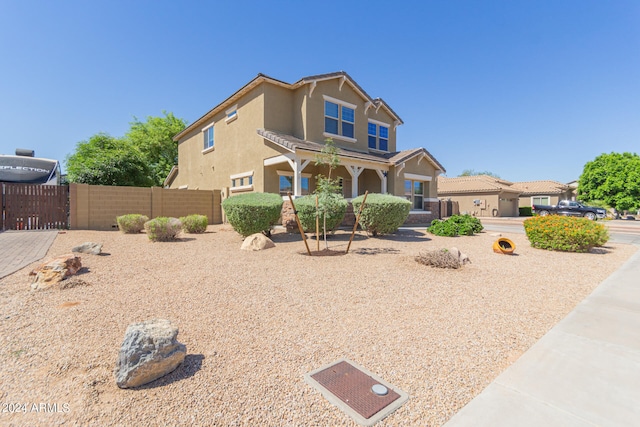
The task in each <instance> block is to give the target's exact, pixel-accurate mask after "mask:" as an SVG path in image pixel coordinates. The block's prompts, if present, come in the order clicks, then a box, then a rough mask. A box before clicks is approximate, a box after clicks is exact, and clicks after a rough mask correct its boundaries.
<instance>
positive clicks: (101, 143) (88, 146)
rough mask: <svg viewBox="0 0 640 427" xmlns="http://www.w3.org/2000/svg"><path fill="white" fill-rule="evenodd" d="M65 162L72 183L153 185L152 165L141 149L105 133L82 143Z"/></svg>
mask: <svg viewBox="0 0 640 427" xmlns="http://www.w3.org/2000/svg"><path fill="white" fill-rule="evenodd" d="M65 163H66V168H67V176H68V180H69V182H77V183H80V184H93V185H125V186H138V187H149V186H151V184H152V181H151V179H150V177H149V174H150V170H149V167H148V166H147V162H146V161H145V160H144V157H143V156H142V154H141V153H140V151H139V150H138V149H137V148H136V147H135V146H133V145H132V144H131V143H129V142H128V141H126V140H123V139H118V138H114V137H112V136H111V135H108V134H106V133H99V134H96V135H93V136H92V137H90V138H89V140H88V141H81V142H79V143H78V144H77V145H76V151H75V153H73V154H71V155H68V156H67V157H66V159H65Z"/></svg>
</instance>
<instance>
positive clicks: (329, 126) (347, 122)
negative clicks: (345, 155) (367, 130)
mask: <svg viewBox="0 0 640 427" xmlns="http://www.w3.org/2000/svg"><path fill="white" fill-rule="evenodd" d="M324 99H325V101H324V132H325V136H328V137H331V136H342V137H344V138H341V139H345V140H347V141H351V142H356V141H355V109H356V106H355V105H352V104H348V103H346V102H344V101H340V100H337V99H334V98H330V97H328V96H325V97H324Z"/></svg>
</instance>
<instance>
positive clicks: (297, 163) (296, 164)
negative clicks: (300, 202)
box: [287, 157, 311, 197]
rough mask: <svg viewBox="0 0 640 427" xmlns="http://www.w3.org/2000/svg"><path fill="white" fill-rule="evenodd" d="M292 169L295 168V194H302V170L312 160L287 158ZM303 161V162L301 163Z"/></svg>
mask: <svg viewBox="0 0 640 427" xmlns="http://www.w3.org/2000/svg"><path fill="white" fill-rule="evenodd" d="M287 160H288V161H289V165H290V166H291V169H293V195H294V196H298V197H299V196H302V171H303V170H304V168H306V167H307V165H308V164H309V163H311V160H304V161H302V159H299V158H297V157H296V158H295V159H293V160H291V159H287ZM301 162H302V164H301Z"/></svg>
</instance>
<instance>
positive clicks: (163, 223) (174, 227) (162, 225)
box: [144, 216, 182, 242]
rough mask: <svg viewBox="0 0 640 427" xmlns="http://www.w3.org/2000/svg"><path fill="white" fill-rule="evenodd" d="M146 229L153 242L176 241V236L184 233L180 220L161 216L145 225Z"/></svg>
mask: <svg viewBox="0 0 640 427" xmlns="http://www.w3.org/2000/svg"><path fill="white" fill-rule="evenodd" d="M144 229H145V231H146V232H147V236H149V240H151V241H153V242H168V241H170V240H176V236H177V235H178V234H179V233H180V232H181V231H182V223H181V222H180V220H179V219H178V218H168V217H166V216H159V217H157V218H154V219H152V220H151V221H147V222H145V223H144Z"/></svg>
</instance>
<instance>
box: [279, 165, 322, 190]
mask: <svg viewBox="0 0 640 427" xmlns="http://www.w3.org/2000/svg"><path fill="white" fill-rule="evenodd" d="M276 173H277V174H278V194H280V195H281V196H282V194H281V193H282V192H281V191H280V178H279V177H281V176H290V177H291V178H292V179H293V171H286V170H281V169H278V170H276ZM300 176H301V177H302V178H307V179H309V194H311V177H312V176H313V175H312V174H310V173H301V174H300ZM300 185H301V186H302V180H301V182H300ZM291 191H293V182H291ZM300 192H302V188H301V189H300ZM307 195H308V194H301V196H307ZM285 196H286V194H285V195H284V196H283V197H285ZM292 196H293V195H292Z"/></svg>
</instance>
